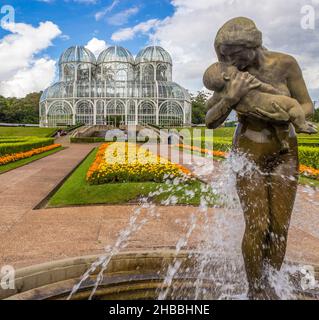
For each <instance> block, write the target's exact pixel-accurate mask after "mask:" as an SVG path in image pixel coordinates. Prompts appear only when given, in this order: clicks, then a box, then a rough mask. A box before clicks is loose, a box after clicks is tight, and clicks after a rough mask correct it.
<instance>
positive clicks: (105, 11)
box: [95, 0, 120, 21]
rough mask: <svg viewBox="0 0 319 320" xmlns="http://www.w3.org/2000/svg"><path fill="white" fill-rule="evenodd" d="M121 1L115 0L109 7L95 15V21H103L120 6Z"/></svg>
mask: <svg viewBox="0 0 319 320" xmlns="http://www.w3.org/2000/svg"><path fill="white" fill-rule="evenodd" d="M119 2H120V1H119V0H114V1H113V2H112V3H111V4H110V5H109V6H107V7H105V8H103V9H102V10H100V11H98V12H97V13H96V14H95V20H97V21H99V20H101V19H102V18H103V17H104V16H105V15H106V14H107V13H109V12H111V11H112V10H113V9H114V8H115V7H116V6H117V5H118V4H119Z"/></svg>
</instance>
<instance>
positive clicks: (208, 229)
mask: <svg viewBox="0 0 319 320" xmlns="http://www.w3.org/2000/svg"><path fill="white" fill-rule="evenodd" d="M215 47H216V51H217V54H218V58H219V60H220V61H221V62H223V63H228V64H229V63H231V64H232V65H233V66H236V67H237V68H238V70H239V71H238V72H239V73H237V75H235V76H232V75H231V76H230V78H229V79H226V78H225V79H226V81H230V83H229V84H228V85H227V90H226V92H223V93H222V92H217V93H215V94H214V96H213V97H212V98H211V99H210V100H209V101H208V107H209V111H208V113H207V117H206V122H207V126H208V127H209V128H216V127H218V126H219V125H220V124H221V123H222V122H223V121H224V120H225V119H226V118H227V116H228V115H229V113H230V112H231V110H233V109H234V110H236V105H237V104H238V102H239V101H240V99H241V98H242V97H244V96H245V95H246V94H247V93H248V92H249V91H250V90H257V89H258V88H259V87H261V86H263V85H264V84H263V83H262V81H264V82H265V83H267V90H268V91H270V92H272V93H268V94H269V99H272V96H271V95H272V94H274V92H277V91H276V90H278V92H277V93H276V94H277V95H278V96H279V95H284V96H289V95H290V93H291V94H292V95H293V96H295V98H296V100H298V101H299V100H300V101H304V103H303V104H302V107H303V109H304V110H305V113H309V114H310V113H311V105H312V103H311V101H308V100H307V99H306V98H307V89H306V88H305V87H304V85H303V81H302V75H301V73H300V72H299V68H298V65H297V64H296V62H295V61H294V60H293V59H292V58H291V57H289V56H287V55H284V54H279V53H276V54H275V53H272V52H270V51H266V50H265V49H264V48H263V47H262V35H261V33H260V31H259V30H258V29H257V28H256V26H255V24H254V23H253V22H252V21H251V20H249V19H246V18H235V19H232V20H230V21H228V22H227V23H226V24H225V25H224V26H223V27H222V28H221V29H220V31H219V32H218V34H217V37H216V41H215ZM278 57H280V58H278ZM265 61H266V62H267V63H268V62H269V64H270V65H271V66H273V65H274V64H275V65H276V68H273V67H271V70H270V71H269V69H267V68H268V65H262V64H263V63H265ZM283 61H285V62H286V64H288V65H290V68H287V67H286V68H285V70H282V68H283V66H282V65H281V63H283ZM259 68H260V69H259ZM287 70H288V71H287ZM241 71H245V72H249V73H250V74H249V73H244V72H241ZM214 72H216V70H215V68H214V70H212V69H210V68H209V69H208V70H207V71H206V73H205V76H204V82H205V84H206V85H207V86H208V88H209V86H210V84H211V82H212V80H211V77H214V76H215V74H214ZM287 72H288V73H289V72H291V73H292V74H287ZM252 75H253V76H252ZM278 75H280V77H284V76H286V77H288V78H289V77H292V76H294V77H295V78H294V79H295V83H296V85H295V86H292V85H291V86H288V87H287V85H286V79H284V82H285V83H284V84H283V83H279V84H278V82H280V79H281V78H280V79H278V77H279V76H278ZM272 83H276V85H277V86H278V87H279V88H273V87H272V85H271V84H272ZM296 87H298V90H297V89H296ZM295 90H297V91H298V92H295ZM279 91H280V92H279ZM297 93H298V94H297ZM266 102H267V101H266ZM239 117H240V123H239V126H238V128H237V131H236V135H235V139H234V148H233V150H232V153H231V154H230V155H229V157H228V159H227V160H226V161H225V162H224V163H223V164H222V165H221V168H220V170H219V171H220V174H219V176H218V178H217V177H216V179H215V180H214V181H206V182H207V183H206V184H204V183H203V184H202V193H201V201H200V206H199V207H198V208H195V207H194V213H193V214H192V215H190V217H189V221H188V223H187V226H186V232H185V234H184V235H182V236H181V237H180V239H179V240H178V241H177V243H176V245H175V248H174V249H171V250H168V249H167V250H153V251H147V252H141V251H136V252H123V250H124V249H125V248H126V247H127V244H128V241H129V240H130V237H131V236H132V235H134V234H135V233H137V232H139V230H140V229H141V228H142V226H144V225H146V224H147V223H148V222H149V221H151V220H152V219H157V218H158V217H159V215H160V213H159V212H158V210H157V206H156V205H155V204H154V203H152V201H151V199H152V197H153V196H154V195H155V194H159V193H161V192H162V190H161V189H159V190H157V191H155V192H153V193H151V194H149V196H148V197H145V198H144V199H142V200H141V205H140V207H139V208H137V209H135V210H134V211H133V212H132V214H131V218H130V221H129V224H128V226H127V227H126V228H125V229H124V230H122V231H121V233H120V234H119V237H118V238H117V239H116V240H115V243H114V245H112V246H108V247H106V248H105V253H104V254H103V255H99V256H89V257H79V258H74V259H68V260H63V261H58V262H52V263H49V264H44V265H40V266H35V267H30V268H25V269H22V270H19V271H18V272H17V275H16V276H17V279H16V285H17V287H16V289H15V290H13V291H6V292H0V293H1V295H2V296H1V297H2V298H9V299H108V300H112V299H158V300H164V299H174V300H178V299H318V298H319V286H318V282H317V281H316V277H317V274H318V270H319V269H318V268H316V267H315V268H314V269H313V271H314V274H313V275H312V276H313V277H312V278H311V277H309V273H308V271H309V270H305V268H306V267H305V266H304V265H303V264H298V263H293V262H288V261H285V262H284V261H283V258H284V256H285V251H286V242H287V233H288V227H289V224H290V216H291V212H292V209H293V204H294V200H295V195H296V187H297V178H298V159H297V148H298V147H297V140H296V135H295V132H294V128H293V126H292V125H291V124H289V123H288V120H286V122H285V121H283V120H282V119H289V117H288V115H287V112H286V111H285V110H284V109H283V108H280V106H278V105H276V106H275V107H274V112H273V113H271V112H270V113H267V114H266V113H264V114H262V112H261V113H259V114H258V115H256V114H251V113H248V114H244V113H242V112H240V113H239ZM270 117H272V118H270ZM278 119H280V120H278ZM284 139H286V142H288V146H287V145H286V146H285V148H283V143H282V142H283V140H284ZM211 164H212V160H211ZM204 169H205V170H206V173H207V176H208V175H209V174H210V173H211V171H212V170H213V167H212V166H210V165H207V166H205V167H204ZM204 173H205V172H204ZM201 174H202V175H203V172H201ZM167 184H168V185H169V187H172V188H173V186H176V185H178V186H179V187H180V188H181V189H182V188H187V186H185V185H184V183H183V180H182V179H181V178H176V179H175V180H174V181H171V180H168V181H167ZM208 188H211V189H212V190H213V195H212V194H211V193H209V192H207V190H208ZM169 191H170V189H168V191H167V190H166V191H165V192H167V193H168V194H169ZM188 194H189V196H190V197H191V196H192V194H191V192H189V193H188ZM237 194H238V196H237ZM308 194H309V196H310V197H311V193H310V192H308ZM212 196H214V197H216V196H217V198H218V203H217V204H216V206H215V208H214V213H213V214H212V211H211V210H209V209H210V208H209V203H211V199H210V197H212ZM309 201H312V200H311V199H310V200H309ZM174 204H176V197H174V196H170V197H169V198H168V199H166V200H165V202H163V205H174ZM142 209H146V212H147V215H146V217H143V216H142V215H141V210H142ZM297 209H298V208H297ZM242 211H244V217H243V214H242ZM199 217H200V218H202V219H203V220H204V226H203V229H202V239H203V241H201V242H200V243H199V244H198V246H197V247H195V248H190V247H188V243H189V239H190V237H191V236H192V233H193V231H194V229H195V227H196V226H197V224H198V220H199ZM296 219H297V220H298V219H299V216H298V215H297V217H296ZM175 223H178V221H177V222H176V221H175ZM314 232H316V231H314ZM243 235H244V236H243ZM242 238H244V239H243V244H242V248H241V242H242ZM241 249H242V250H241ZM247 292H248V293H247Z"/></svg>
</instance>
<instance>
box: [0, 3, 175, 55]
mask: <svg viewBox="0 0 319 320" xmlns="http://www.w3.org/2000/svg"><path fill="white" fill-rule="evenodd" d="M1 2H3V3H4V4H7V5H12V6H13V7H14V9H15V15H16V18H15V19H16V22H17V23H19V22H23V23H27V24H31V25H33V26H36V25H38V24H39V23H40V22H43V21H52V22H54V23H55V24H57V25H58V26H59V28H60V30H61V31H62V32H63V36H61V37H59V38H57V39H55V40H54V45H53V46H50V47H48V48H47V49H46V50H44V51H42V52H41V54H44V53H46V54H48V55H50V57H52V58H53V59H58V57H59V55H60V54H61V51H62V50H63V49H65V48H68V47H70V46H72V45H76V44H77V45H85V44H87V43H88V41H89V40H90V39H91V38H92V37H97V38H98V39H101V40H105V41H106V42H107V43H108V44H115V43H114V41H112V39H111V36H112V34H113V33H114V32H115V31H116V30H118V29H121V28H125V27H128V26H132V25H137V24H138V23H140V22H143V21H145V20H149V19H160V20H162V19H164V18H165V17H167V16H170V15H171V14H172V13H173V9H174V8H173V6H172V5H171V4H170V1H168V0H153V1H142V0H134V1H133V0H120V1H114V0H97V1H92V2H90V1H88V3H86V1H85V0H84V1H83V2H82V1H76V0H75V1H74V0H69V1H65V0H51V1H50V0H47V1H41V0H26V1H23V0H15V1H12V0H11V1H10V0H7V1H1ZM112 4H113V8H112ZM107 8H110V9H109V11H108V12H107V13H106V14H105V15H104V16H103V17H101V18H99V19H96V17H95V16H96V14H98V13H100V12H104V11H106V10H107ZM111 8H112V9H111ZM127 10H131V11H128V13H127V15H126V14H125V12H126V11H127ZM7 33H8V32H6V31H5V30H3V29H1V28H0V37H1V38H2V37H3V36H4V35H5V34H7ZM148 41H149V39H148V36H147V35H143V34H141V35H139V36H138V37H136V38H134V39H132V40H127V41H123V42H121V45H123V46H125V47H126V48H128V49H129V50H130V51H131V52H132V54H136V53H137V52H138V51H139V50H140V49H141V48H142V47H143V46H145V45H146V44H147V43H148Z"/></svg>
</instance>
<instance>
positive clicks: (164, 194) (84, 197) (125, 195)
mask: <svg viewBox="0 0 319 320" xmlns="http://www.w3.org/2000/svg"><path fill="white" fill-rule="evenodd" d="M96 152H97V150H94V151H93V152H92V153H91V154H90V155H89V156H88V157H87V159H86V160H85V161H84V162H83V163H82V164H81V165H80V166H79V167H78V168H77V169H76V171H75V172H74V173H73V174H72V175H71V176H70V177H69V178H68V179H67V181H66V182H65V183H64V184H63V185H62V186H61V188H60V189H59V190H58V191H57V192H56V193H55V194H54V195H53V196H52V198H51V199H50V200H49V202H48V207H63V206H70V205H87V204H101V203H105V204H124V203H128V202H136V201H138V200H139V199H140V198H141V197H144V196H147V195H148V194H149V193H150V192H156V195H152V197H151V198H152V200H153V201H154V202H155V203H161V201H165V200H167V198H168V197H169V196H175V197H176V204H189V205H199V203H200V197H201V196H202V195H203V192H202V191H201V187H202V182H200V181H197V180H196V181H192V182H189V183H183V184H179V185H177V186H174V187H172V186H169V185H168V184H165V183H156V182H127V183H107V184H102V185H89V184H88V183H87V182H86V179H85V177H86V172H87V170H88V169H89V167H90V165H91V163H92V161H93V160H94V158H95V155H96ZM191 192H194V195H192V196H190V195H189V194H190V193H191ZM207 196H208V197H209V199H211V204H213V203H214V202H215V201H216V197H215V196H214V195H213V194H212V193H211V192H207Z"/></svg>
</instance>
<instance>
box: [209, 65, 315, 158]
mask: <svg viewBox="0 0 319 320" xmlns="http://www.w3.org/2000/svg"><path fill="white" fill-rule="evenodd" d="M239 72H241V71H239V70H238V69H237V68H236V67H234V66H231V65H227V64H226V63H222V62H217V63H214V64H213V65H211V66H210V67H209V68H208V69H207V71H206V73H209V75H208V76H204V79H206V80H205V81H204V82H205V83H204V84H205V87H206V88H207V89H209V90H213V91H215V92H218V93H219V94H220V95H221V96H223V94H226V92H227V82H228V81H230V80H231V77H234V75H236V74H237V73H239ZM260 83H261V84H260V86H259V87H257V88H255V89H252V90H250V91H249V92H248V93H247V94H246V96H244V97H243V98H242V99H241V100H240V101H239V103H238V104H237V105H236V106H235V110H236V111H237V112H238V113H239V114H248V115H252V116H256V117H263V118H264V117H267V118H270V119H276V120H277V121H279V122H281V121H282V122H291V123H292V124H293V125H294V127H295V129H296V132H297V133H307V134H315V133H317V129H316V127H315V125H313V124H312V123H311V122H309V121H306V119H305V114H304V111H303V109H302V107H301V105H300V104H299V102H298V101H297V100H295V99H293V98H291V97H287V96H284V95H282V94H281V93H280V92H279V91H278V90H276V89H275V88H274V87H273V86H272V85H270V84H267V83H263V82H260ZM278 108H282V109H283V110H284V111H286V112H285V113H282V112H278V111H279V109H278ZM283 114H284V115H286V116H284V117H283ZM276 116H278V117H277V118H276ZM273 128H274V129H275V131H276V135H277V138H278V141H279V143H280V145H281V150H280V151H281V153H286V152H288V151H289V142H288V137H289V133H288V131H283V130H278V127H277V126H275V125H274V126H273Z"/></svg>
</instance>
